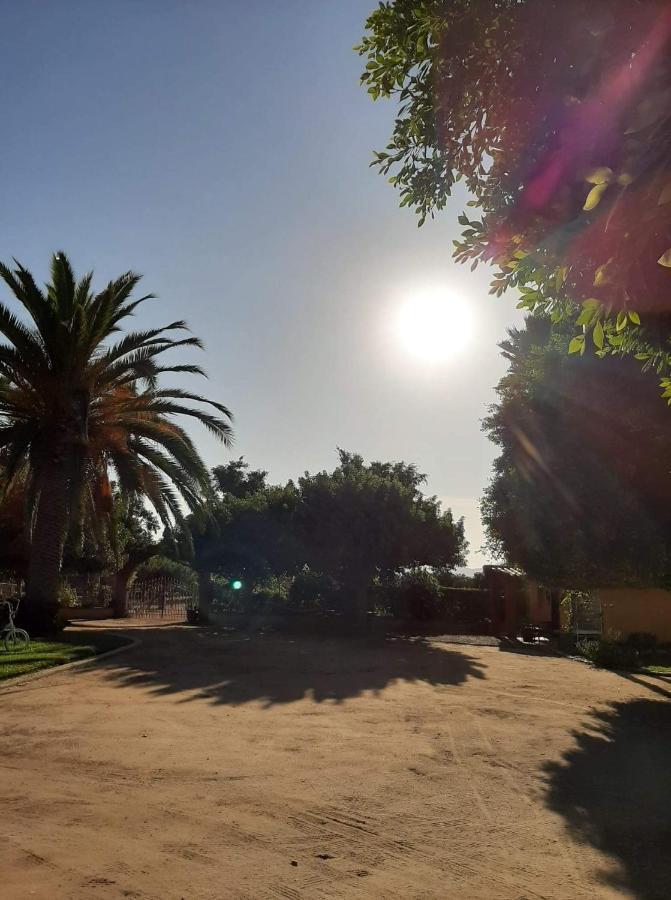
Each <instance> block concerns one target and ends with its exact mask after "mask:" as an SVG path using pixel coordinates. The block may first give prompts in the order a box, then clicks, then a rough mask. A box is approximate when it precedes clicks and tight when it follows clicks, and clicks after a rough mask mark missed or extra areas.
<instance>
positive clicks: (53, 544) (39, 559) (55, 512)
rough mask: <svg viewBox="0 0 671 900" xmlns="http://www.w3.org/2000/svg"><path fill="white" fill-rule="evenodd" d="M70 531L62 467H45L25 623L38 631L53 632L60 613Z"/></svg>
mask: <svg viewBox="0 0 671 900" xmlns="http://www.w3.org/2000/svg"><path fill="white" fill-rule="evenodd" d="M67 530H68V482H67V476H66V472H65V468H64V466H63V465H62V464H60V465H59V464H58V463H50V464H47V465H45V467H44V468H43V470H42V473H41V476H40V494H39V499H38V501H37V510H36V513H35V525H34V528H33V533H32V540H31V551H30V562H29V564H28V578H27V585H26V599H25V606H24V617H23V618H24V621H26V622H27V623H29V626H30V627H31V628H32V629H33V630H35V631H37V632H41V631H47V632H48V631H52V630H53V629H54V627H55V625H56V615H57V612H58V589H59V584H60V576H61V564H62V562H63V548H64V546H65V538H66V535H67Z"/></svg>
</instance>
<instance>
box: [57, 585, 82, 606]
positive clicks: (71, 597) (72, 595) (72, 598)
mask: <svg viewBox="0 0 671 900" xmlns="http://www.w3.org/2000/svg"><path fill="white" fill-rule="evenodd" d="M58 605H59V606H79V605H80V603H79V595H78V594H77V591H76V590H75V589H74V588H73V587H72V585H71V584H68V583H67V581H63V582H62V583H61V586H60V587H59V589H58Z"/></svg>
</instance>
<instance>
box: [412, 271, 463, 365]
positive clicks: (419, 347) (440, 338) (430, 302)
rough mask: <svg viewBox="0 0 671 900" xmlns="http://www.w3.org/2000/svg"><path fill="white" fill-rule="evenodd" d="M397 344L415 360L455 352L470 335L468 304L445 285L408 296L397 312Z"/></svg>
mask: <svg viewBox="0 0 671 900" xmlns="http://www.w3.org/2000/svg"><path fill="white" fill-rule="evenodd" d="M396 325H397V331H398V336H399V338H400V341H401V344H402V345H403V347H404V348H405V349H406V350H407V351H408V353H410V354H412V356H414V357H416V358H417V359H420V360H424V361H425V362H429V363H439V362H444V361H446V360H448V359H450V358H451V357H453V356H455V355H457V354H458V353H460V352H461V351H462V350H464V349H465V348H466V346H467V345H468V344H469V343H470V341H471V338H472V336H473V313H472V309H471V306H470V304H468V303H467V302H466V301H465V300H464V299H463V298H461V297H459V296H457V295H455V294H453V293H451V292H450V291H449V290H446V289H445V288H431V289H428V290H425V291H421V292H418V293H416V294H414V295H413V296H411V297H409V298H408V300H406V302H405V303H403V304H402V305H401V308H400V309H399V311H398V318H397V322H396Z"/></svg>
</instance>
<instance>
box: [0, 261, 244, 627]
mask: <svg viewBox="0 0 671 900" xmlns="http://www.w3.org/2000/svg"><path fill="white" fill-rule="evenodd" d="M0 277H1V278H2V280H3V281H4V282H5V284H6V286H7V287H8V288H9V289H10V291H11V294H12V301H13V303H14V304H15V305H16V306H17V307H18V308H19V309H21V310H22V311H23V317H21V316H19V315H16V314H15V313H14V312H13V311H12V309H11V308H10V307H9V306H8V305H7V304H6V303H0V335H2V337H3V338H4V339H5V343H2V344H0V449H2V452H3V463H4V472H5V486H6V489H10V488H11V486H12V485H13V483H14V480H15V478H17V477H19V476H21V477H23V476H24V475H25V477H26V479H27V480H26V495H27V498H28V503H27V506H28V513H29V524H30V536H31V552H30V562H29V566H28V578H27V597H26V605H25V611H26V612H27V613H28V614H29V615H30V617H31V618H32V620H33V622H34V624H35V626H36V627H38V628H48V627H50V626H51V624H52V622H53V620H54V616H55V612H56V605H57V593H58V583H59V573H60V567H61V560H62V556H63V548H64V544H65V539H66V535H67V533H68V530H69V529H71V528H72V526H73V524H74V523H75V522H76V521H78V520H80V519H81V517H82V516H83V514H84V511H85V510H86V509H87V508H88V509H89V510H91V511H92V520H93V521H96V522H103V521H104V520H105V517H106V516H108V515H109V513H110V511H111V506H112V490H111V486H110V473H113V474H114V476H115V480H116V482H117V484H118V488H119V490H120V491H121V492H122V493H125V494H128V495H131V496H138V497H145V498H146V499H147V500H148V502H149V503H150V504H151V505H152V506H153V507H154V509H155V511H156V513H157V515H158V516H159V518H160V519H161V520H162V522H163V523H164V525H165V526H166V527H167V528H172V527H173V526H174V524H175V522H182V521H183V513H182V508H181V506H180V502H179V500H178V496H179V497H181V498H182V499H183V501H184V503H185V504H186V506H187V507H188V508H190V509H192V510H196V509H200V508H201V507H202V503H203V498H204V497H207V495H208V494H209V493H210V491H211V485H210V478H209V473H208V471H207V469H206V467H205V465H204V464H203V462H202V460H201V459H200V456H199V455H198V452H197V451H196V448H195V446H194V444H193V442H192V440H191V438H190V437H189V436H188V434H187V432H186V431H185V430H184V428H183V427H182V426H181V425H179V424H178V422H177V421H176V418H179V417H181V416H187V417H190V418H192V419H195V420H197V421H199V422H201V423H203V424H204V425H205V426H206V427H207V428H208V429H209V430H210V431H211V432H212V433H213V434H214V435H215V436H216V437H217V438H219V439H220V440H222V441H224V442H228V440H229V438H230V434H231V429H230V424H229V421H230V413H229V412H228V410H227V409H226V407H225V406H223V405H222V404H220V403H217V402H215V401H211V400H208V399H206V398H204V397H201V396H199V395H197V394H192V393H189V392H187V391H184V390H182V389H178V388H162V387H160V386H159V380H160V377H161V376H162V375H164V374H165V373H174V372H179V373H191V374H203V372H202V370H201V369H200V368H199V367H198V366H194V365H188V364H181V365H178V364H174V363H171V362H170V363H166V362H164V361H163V354H165V353H166V352H167V351H170V350H174V349H177V348H180V347H188V346H201V344H200V341H199V340H198V339H197V338H195V337H191V336H189V337H185V338H177V337H176V333H177V334H178V333H179V332H181V331H184V330H185V329H186V324H185V323H184V322H182V321H179V322H172V323H171V324H170V325H167V326H165V327H161V328H154V329H147V330H144V331H136V332H129V333H127V334H126V335H124V336H123V337H118V336H117V335H118V333H119V332H120V330H121V328H122V326H123V324H125V320H127V319H128V317H129V316H131V315H132V314H133V313H134V311H135V310H136V309H137V308H138V307H139V306H140V305H141V304H142V303H143V302H144V301H146V300H147V299H149V297H150V296H151V295H146V296H144V297H140V298H138V299H133V296H132V294H133V290H134V289H135V287H136V286H137V284H138V282H139V280H140V276H139V275H136V274H134V273H132V272H129V273H126V274H125V275H122V276H121V277H120V278H118V279H116V280H114V281H112V282H110V283H109V284H108V285H107V287H106V288H104V289H103V290H102V291H100V292H99V293H94V292H93V291H92V289H91V285H92V277H93V276H92V274H91V273H89V274H87V275H85V276H84V277H83V278H81V279H80V280H79V281H77V280H76V279H75V276H74V274H73V271H72V267H71V265H70V263H69V261H68V259H67V257H66V256H65V254H63V253H57V254H55V255H54V256H53V258H52V261H51V281H50V283H49V284H48V285H47V286H46V290H44V291H42V290H40V289H39V288H38V286H37V284H36V282H35V280H34V278H33V277H32V275H31V274H30V272H29V271H28V270H27V269H25V268H24V267H23V266H21V265H20V264H18V263H17V264H16V266H15V268H14V269H12V268H10V267H9V266H6V265H0ZM26 318H27V321H26ZM193 403H196V404H197V405H196V406H193V405H192V404H193ZM201 405H205V406H207V405H209V406H210V407H213V408H214V413H212V412H209V411H207V409H203V408H201ZM26 473H27V474H26Z"/></svg>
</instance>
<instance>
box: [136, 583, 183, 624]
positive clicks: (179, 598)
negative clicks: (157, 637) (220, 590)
mask: <svg viewBox="0 0 671 900" xmlns="http://www.w3.org/2000/svg"><path fill="white" fill-rule="evenodd" d="M197 595H198V591H197V588H196V587H195V586H191V585H189V584H185V583H184V582H182V581H179V580H178V579H176V578H172V577H171V576H169V575H155V576H153V577H149V578H136V579H135V581H134V582H133V584H132V585H131V587H130V588H129V590H128V613H129V615H130V616H131V617H132V618H134V619H162V620H164V621H168V622H183V621H184V620H185V619H186V610H187V608H188V607H189V606H192V605H193V604H194V603H195V602H196V598H197Z"/></svg>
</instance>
